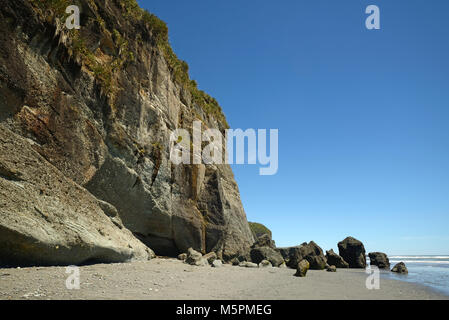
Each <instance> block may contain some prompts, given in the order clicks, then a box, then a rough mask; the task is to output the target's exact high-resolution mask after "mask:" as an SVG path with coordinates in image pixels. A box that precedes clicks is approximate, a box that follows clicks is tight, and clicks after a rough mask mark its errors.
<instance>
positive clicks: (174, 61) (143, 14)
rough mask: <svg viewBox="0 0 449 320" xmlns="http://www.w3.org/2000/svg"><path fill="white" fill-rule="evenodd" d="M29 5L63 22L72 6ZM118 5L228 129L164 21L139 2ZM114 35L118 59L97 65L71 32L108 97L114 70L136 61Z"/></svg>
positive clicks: (38, 1)
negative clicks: (180, 55) (174, 44)
mask: <svg viewBox="0 0 449 320" xmlns="http://www.w3.org/2000/svg"><path fill="white" fill-rule="evenodd" d="M30 2H31V4H32V5H33V6H34V7H35V8H38V9H40V10H41V12H42V13H45V12H46V11H47V10H50V11H51V12H53V14H54V15H55V16H56V17H58V18H59V19H61V20H62V19H64V18H65V17H66V16H67V14H66V12H65V9H66V8H67V6H69V5H71V4H72V3H71V1H69V0H30ZM87 2H88V3H89V5H90V6H91V8H93V9H94V11H95V12H96V15H97V22H98V24H99V25H100V27H101V29H102V30H103V31H104V32H105V31H106V27H105V22H104V20H103V19H102V18H101V17H100V15H99V14H98V12H97V6H96V4H95V1H93V0H87ZM115 3H116V4H117V5H118V7H119V8H121V9H122V11H123V14H124V16H125V17H126V18H127V19H131V20H134V21H141V22H143V23H145V25H146V26H147V27H148V28H149V30H150V32H151V35H152V37H153V39H154V40H155V42H156V45H157V46H158V48H159V49H160V51H161V52H162V54H163V55H164V58H165V60H166V62H167V64H168V66H169V68H170V70H171V73H172V75H173V78H174V80H175V82H177V83H178V84H179V85H181V86H182V87H183V88H184V89H186V90H188V91H189V92H190V95H191V97H192V103H194V104H197V105H198V106H200V107H201V108H202V109H203V110H204V112H205V113H206V114H208V115H212V116H213V117H214V118H215V119H217V120H218V121H220V122H221V123H222V124H223V125H224V126H225V127H226V128H229V125H228V123H227V121H226V118H225V116H224V114H223V111H222V109H221V107H220V105H219V104H218V102H217V100H215V99H214V98H213V97H211V96H210V95H208V94H207V93H206V92H204V91H202V90H200V89H198V87H197V83H196V81H194V80H191V79H190V77H189V65H188V64H187V62H185V61H183V60H181V59H179V58H178V57H177V56H176V54H175V52H174V51H173V49H172V47H171V45H170V42H169V38H168V27H167V25H166V24H165V22H163V21H162V20H161V19H159V18H158V17H157V16H155V15H154V14H152V13H150V12H148V11H147V10H144V9H141V8H140V7H139V5H138V3H137V2H136V0H115ZM112 34H113V37H114V42H115V45H116V46H117V48H118V52H119V56H118V57H115V58H114V60H113V61H112V63H110V64H103V63H100V62H98V61H97V59H96V57H95V54H94V53H93V52H90V51H89V50H88V48H87V47H86V45H85V41H84V39H83V38H82V36H81V34H80V32H79V31H78V30H71V36H72V51H73V53H75V54H76V55H77V56H78V57H81V59H82V60H83V62H84V63H85V65H86V66H87V68H88V69H89V70H90V71H91V72H92V73H93V74H94V76H95V77H96V79H97V80H99V82H100V83H101V85H102V89H103V90H104V91H105V92H106V93H108V94H109V93H114V92H115V91H117V88H115V90H114V85H113V76H114V72H115V70H117V69H120V68H121V67H122V66H123V65H124V64H125V63H126V62H133V61H134V53H133V52H131V51H130V50H129V49H128V42H127V41H126V40H125V39H124V38H123V37H122V35H121V34H120V33H119V32H118V31H117V30H113V32H112Z"/></svg>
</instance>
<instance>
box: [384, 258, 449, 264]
mask: <svg viewBox="0 0 449 320" xmlns="http://www.w3.org/2000/svg"><path fill="white" fill-rule="evenodd" d="M398 262H404V263H437V264H449V261H434V260H391V259H390V263H398Z"/></svg>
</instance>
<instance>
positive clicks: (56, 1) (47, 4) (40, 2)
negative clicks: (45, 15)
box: [30, 0, 71, 16]
mask: <svg viewBox="0 0 449 320" xmlns="http://www.w3.org/2000/svg"><path fill="white" fill-rule="evenodd" d="M30 2H31V4H32V5H33V6H34V7H36V8H39V9H41V10H43V11H44V10H52V11H53V12H54V13H55V14H56V15H57V16H64V15H65V9H66V8H67V7H68V6H70V5H71V3H70V1H69V0H30Z"/></svg>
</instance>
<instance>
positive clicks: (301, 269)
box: [295, 259, 310, 277]
mask: <svg viewBox="0 0 449 320" xmlns="http://www.w3.org/2000/svg"><path fill="white" fill-rule="evenodd" d="M309 268H310V264H309V261H307V260H306V259H304V260H301V261H300V262H299V263H298V267H297V268H296V273H295V276H296V277H305V276H306V274H307V271H308V270H309Z"/></svg>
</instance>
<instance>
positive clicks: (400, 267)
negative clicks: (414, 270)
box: [391, 262, 408, 274]
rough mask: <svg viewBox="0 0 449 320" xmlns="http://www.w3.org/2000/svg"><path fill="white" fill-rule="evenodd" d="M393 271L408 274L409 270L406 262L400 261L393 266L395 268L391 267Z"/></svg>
mask: <svg viewBox="0 0 449 320" xmlns="http://www.w3.org/2000/svg"><path fill="white" fill-rule="evenodd" d="M391 272H396V273H402V274H407V273H408V270H407V267H406V266H405V263H404V262H399V263H398V264H396V265H395V266H394V267H393V269H391Z"/></svg>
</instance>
